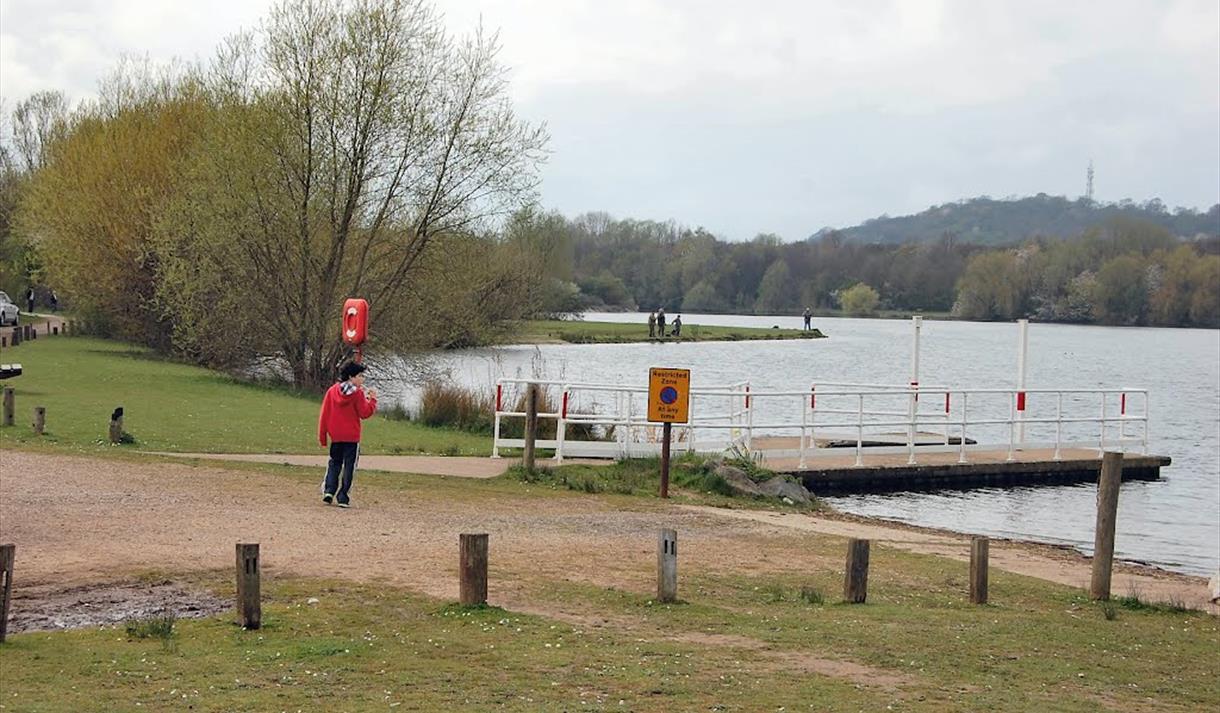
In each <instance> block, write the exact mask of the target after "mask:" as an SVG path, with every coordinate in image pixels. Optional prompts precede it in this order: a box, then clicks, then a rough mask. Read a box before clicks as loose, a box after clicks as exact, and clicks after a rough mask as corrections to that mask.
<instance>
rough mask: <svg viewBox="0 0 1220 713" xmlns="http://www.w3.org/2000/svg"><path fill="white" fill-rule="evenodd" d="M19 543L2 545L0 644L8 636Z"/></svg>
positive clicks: (0, 559)
mask: <svg viewBox="0 0 1220 713" xmlns="http://www.w3.org/2000/svg"><path fill="white" fill-rule="evenodd" d="M16 555H17V545H0V644H2V643H4V637H6V636H8V608H9V602H11V601H12V599H13V559H14V558H15V557H16Z"/></svg>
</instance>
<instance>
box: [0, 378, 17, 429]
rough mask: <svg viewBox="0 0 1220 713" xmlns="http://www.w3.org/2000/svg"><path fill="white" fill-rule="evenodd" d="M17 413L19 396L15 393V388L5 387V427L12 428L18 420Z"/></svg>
mask: <svg viewBox="0 0 1220 713" xmlns="http://www.w3.org/2000/svg"><path fill="white" fill-rule="evenodd" d="M16 412H17V396H16V393H15V392H14V391H13V387H11V386H6V387H4V420H3V421H2V423H3V424H4V425H5V426H11V425H13V423H14V422H15V420H16Z"/></svg>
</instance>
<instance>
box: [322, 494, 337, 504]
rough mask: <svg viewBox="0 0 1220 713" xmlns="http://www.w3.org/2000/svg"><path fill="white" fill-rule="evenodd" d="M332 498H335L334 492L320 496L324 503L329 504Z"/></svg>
mask: <svg viewBox="0 0 1220 713" xmlns="http://www.w3.org/2000/svg"><path fill="white" fill-rule="evenodd" d="M334 499H335V495H334V493H326V494H324V495H323V496H322V502H324V503H326V504H327V505H330V501H332V500H334Z"/></svg>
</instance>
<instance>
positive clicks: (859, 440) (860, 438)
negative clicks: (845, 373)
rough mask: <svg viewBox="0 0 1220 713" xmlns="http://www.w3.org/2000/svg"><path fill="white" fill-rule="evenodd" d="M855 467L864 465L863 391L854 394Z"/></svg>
mask: <svg viewBox="0 0 1220 713" xmlns="http://www.w3.org/2000/svg"><path fill="white" fill-rule="evenodd" d="M856 399H857V402H856V467H857V468H859V467H860V466H862V465H864V392H863V391H861V392H858V393H857V394H856Z"/></svg>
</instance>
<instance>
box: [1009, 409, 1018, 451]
mask: <svg viewBox="0 0 1220 713" xmlns="http://www.w3.org/2000/svg"><path fill="white" fill-rule="evenodd" d="M1016 439H1017V396H1016V394H1013V397H1012V398H1011V399H1009V400H1008V460H1010V461H1013V460H1016V459H1017V456H1016V454H1015V453H1014V451H1015V450H1016V445H1017V444H1016Z"/></svg>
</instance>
